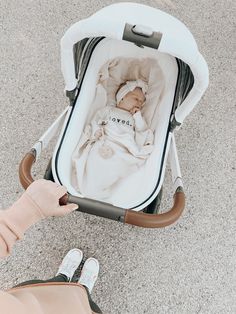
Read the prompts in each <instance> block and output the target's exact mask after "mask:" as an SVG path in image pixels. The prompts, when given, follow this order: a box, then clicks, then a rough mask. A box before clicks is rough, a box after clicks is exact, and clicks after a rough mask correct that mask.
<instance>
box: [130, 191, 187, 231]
mask: <svg viewBox="0 0 236 314" xmlns="http://www.w3.org/2000/svg"><path fill="white" fill-rule="evenodd" d="M184 207H185V194H184V191H183V188H182V187H178V188H177V189H176V192H175V194H174V204H173V206H172V208H171V209H170V210H169V211H167V212H165V213H162V214H146V213H143V212H135V211H133V210H127V211H126V214H125V217H124V222H125V223H127V224H130V225H135V226H138V227H144V228H162V227H166V226H169V225H171V224H173V223H174V222H175V221H177V220H178V218H179V217H180V216H181V214H182V212H183V210H184Z"/></svg>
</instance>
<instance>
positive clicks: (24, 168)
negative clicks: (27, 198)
mask: <svg viewBox="0 0 236 314" xmlns="http://www.w3.org/2000/svg"><path fill="white" fill-rule="evenodd" d="M35 159H36V154H35V151H34V150H31V151H30V152H28V153H27V154H26V155H25V157H24V158H23V159H22V160H21V163H20V166H19V178H20V183H21V184H22V186H23V188H24V189H25V190H26V189H27V187H28V186H29V185H30V184H31V183H32V182H34V179H33V178H32V176H31V168H32V166H33V163H34V162H35Z"/></svg>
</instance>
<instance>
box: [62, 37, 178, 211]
mask: <svg viewBox="0 0 236 314" xmlns="http://www.w3.org/2000/svg"><path fill="white" fill-rule="evenodd" d="M109 41H114V42H115V43H114V44H116V45H114V44H113V45H111V43H109ZM117 42H118V43H117ZM101 43H102V42H101ZM101 43H100V44H101ZM119 43H120V42H119V41H115V40H109V39H108V40H107V41H106V43H105V45H104V43H103V45H101V46H100V47H98V49H97V50H98V51H95V53H93V56H92V58H91V60H90V64H89V67H88V69H87V73H86V75H85V78H84V81H83V86H82V89H81V91H80V95H79V97H78V99H77V103H76V106H75V108H74V111H73V115H72V117H71V119H70V126H69V127H68V128H67V134H66V137H65V139H64V141H63V142H64V143H63V145H62V147H61V148H60V154H59V156H58V173H59V174H60V179H61V181H62V184H63V181H67V182H66V184H65V185H66V186H67V188H68V192H70V193H71V194H72V195H75V196H82V195H80V193H79V192H78V191H76V190H75V189H74V187H73V186H72V182H73V180H72V177H73V175H74V174H73V173H71V169H72V164H71V156H72V153H73V151H74V150H75V148H76V146H77V144H78V141H79V139H80V136H81V134H82V131H83V129H84V127H85V125H86V124H87V123H89V122H90V121H91V118H92V116H93V114H94V113H95V112H96V111H97V110H98V109H100V108H102V107H104V106H105V105H106V104H107V103H110V104H111V103H113V104H115V93H116V91H117V89H118V87H119V85H120V84H121V83H122V82H124V81H127V80H135V79H138V78H140V79H143V80H144V81H146V82H147V83H148V92H147V97H146V104H145V106H144V110H143V112H142V114H143V116H144V118H145V120H146V122H147V123H148V125H149V126H150V128H151V129H152V130H153V131H154V134H155V142H154V144H155V149H154V151H153V152H152V154H151V155H150V157H149V158H148V160H147V161H146V163H145V164H144V165H143V166H142V167H141V168H140V169H139V170H138V171H137V172H135V173H133V174H131V175H129V176H128V177H126V178H124V179H121V180H120V181H119V184H117V185H116V189H115V190H114V191H112V193H111V197H110V198H109V199H107V200H106V202H109V203H111V204H113V205H115V206H119V207H124V208H134V207H138V206H139V204H141V203H143V202H145V200H146V199H148V198H149V196H150V195H151V194H153V192H154V190H155V188H156V183H157V180H158V177H159V175H160V165H161V158H162V153H163V147H164V143H165V138H166V131H167V128H168V123H169V118H170V112H171V108H172V103H173V98H174V92H175V85H176V79H177V73H178V69H177V65H176V61H175V59H174V58H173V57H170V56H167V55H163V54H160V53H157V52H156V51H154V50H153V49H149V48H148V49H147V52H149V53H147V55H150V56H148V57H145V58H144V57H143V55H142V54H140V51H141V52H143V51H142V49H140V48H138V47H136V46H134V45H132V46H131V44H130V43H126V42H125V43H124V42H122V49H123V50H125V49H124V48H126V53H124V55H126V57H116V58H107V60H109V61H107V62H105V63H103V65H102V66H100V68H99V69H98V72H97V73H98V74H97V76H95V75H96V74H95V71H96V69H95V67H94V65H95V64H96V60H95V59H94V58H95V57H97V58H99V53H100V55H101V53H104V54H105V53H107V54H108V55H109V56H111V55H112V52H113V55H114V56H116V55H117V53H118V51H119V49H118V48H119V47H118V46H119V45H120V44H119ZM108 44H109V46H108ZM115 46H116V47H117V49H116V47H115ZM108 47H109V49H108ZM111 47H112V48H111ZM130 47H132V49H130ZM106 48H107V50H106ZM99 50H100V51H99ZM134 50H135V51H134ZM136 50H137V51H136ZM138 52H139V54H138ZM154 52H155V54H154ZM122 55H123V54H122ZM131 56H135V58H133V57H131ZM106 57H107V56H106ZM101 59H102V58H101ZM103 59H104V55H103ZM100 61H102V60H100ZM96 67H98V65H97V66H96ZM94 76H95V79H96V80H95V81H94ZM91 77H93V81H94V83H95V84H96V85H95V95H94V97H93V99H92V101H91V100H90V101H89V98H90V99H91V89H92V85H93V84H91V82H92V80H91V81H90V82H89V78H91ZM86 93H87V94H86ZM72 132H73V133H72ZM72 134H73V136H72ZM75 136H76V138H75ZM69 137H70V145H69V147H70V149H69V152H68V147H67V149H66V148H65V147H66V144H67V143H68V141H69ZM72 139H73V140H72ZM66 155H67V156H66ZM68 155H69V156H70V158H68ZM65 158H66V159H67V161H68V160H70V161H69V162H70V171H69V173H70V174H71V175H70V176H69V184H68V178H67V179H66V177H65V175H66V171H65V169H64V171H61V169H62V167H65V163H64V162H65ZM63 159H64V162H63ZM63 164H64V166H63ZM60 165H61V166H62V167H61V166H60ZM66 168H68V164H67V166H66ZM163 175H164V174H163ZM63 178H64V180H63ZM95 180H96V178H95Z"/></svg>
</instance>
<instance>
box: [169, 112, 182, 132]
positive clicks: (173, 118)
mask: <svg viewBox="0 0 236 314" xmlns="http://www.w3.org/2000/svg"><path fill="white" fill-rule="evenodd" d="M179 126H181V123H180V122H178V121H177V120H176V119H175V116H174V115H173V116H172V118H171V122H170V132H173V131H174V129H175V128H176V127H179Z"/></svg>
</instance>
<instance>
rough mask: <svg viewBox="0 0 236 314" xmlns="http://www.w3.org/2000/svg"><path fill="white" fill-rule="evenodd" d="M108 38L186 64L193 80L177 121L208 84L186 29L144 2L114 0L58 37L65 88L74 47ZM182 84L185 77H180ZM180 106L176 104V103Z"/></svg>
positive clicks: (73, 82)
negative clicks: (81, 43) (80, 43)
mask: <svg viewBox="0 0 236 314" xmlns="http://www.w3.org/2000/svg"><path fill="white" fill-rule="evenodd" d="M91 37H93V38H94V37H109V38H113V39H117V40H128V41H131V42H134V43H135V44H137V45H138V46H140V47H141V48H146V47H151V48H153V49H157V50H158V51H159V52H161V53H165V54H169V55H172V56H173V57H175V58H176V59H177V60H181V62H182V63H183V64H186V65H187V66H188V67H189V69H190V72H191V76H192V78H193V80H192V81H193V82H192V84H191V90H190V89H188V93H187V95H186V97H183V99H182V101H181V106H179V107H178V108H177V109H176V111H175V117H174V118H175V120H176V122H177V124H181V123H182V122H183V120H184V119H185V117H186V116H187V115H188V114H189V113H190V111H191V110H192V109H193V107H194V106H195V105H196V104H197V103H198V101H199V100H200V99H201V96H202V95H203V93H204V91H205V90H206V88H207V86H208V76H209V74H208V67H207V64H206V62H205V60H204V58H203V57H202V55H201V54H200V52H199V51H198V47H197V44H196V42H195V40H194V38H193V36H192V34H191V32H190V31H189V30H188V28H187V27H186V26H185V25H184V24H183V23H182V22H180V21H179V20H178V19H176V18H174V17H173V16H171V15H169V14H167V13H165V12H162V11H160V10H157V9H154V8H151V7H149V6H146V5H142V4H136V3H118V4H113V5H110V6H108V7H105V8H103V9H101V10H100V11H98V12H96V13H95V14H93V15H92V16H90V17H89V18H87V19H84V20H81V21H79V22H77V23H75V24H74V25H72V26H71V27H70V28H69V29H68V30H67V31H66V33H65V35H64V36H63V37H62V39H61V66H62V72H63V76H64V80H65V86H66V87H65V88H66V90H67V91H72V90H74V89H75V88H76V86H77V83H78V78H77V75H76V68H75V58H74V47H75V44H77V43H78V42H80V41H82V40H83V39H85V38H91ZM182 84H183V85H184V84H185V85H186V84H187V82H186V80H184V79H183V80H182ZM178 105H180V104H178Z"/></svg>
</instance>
